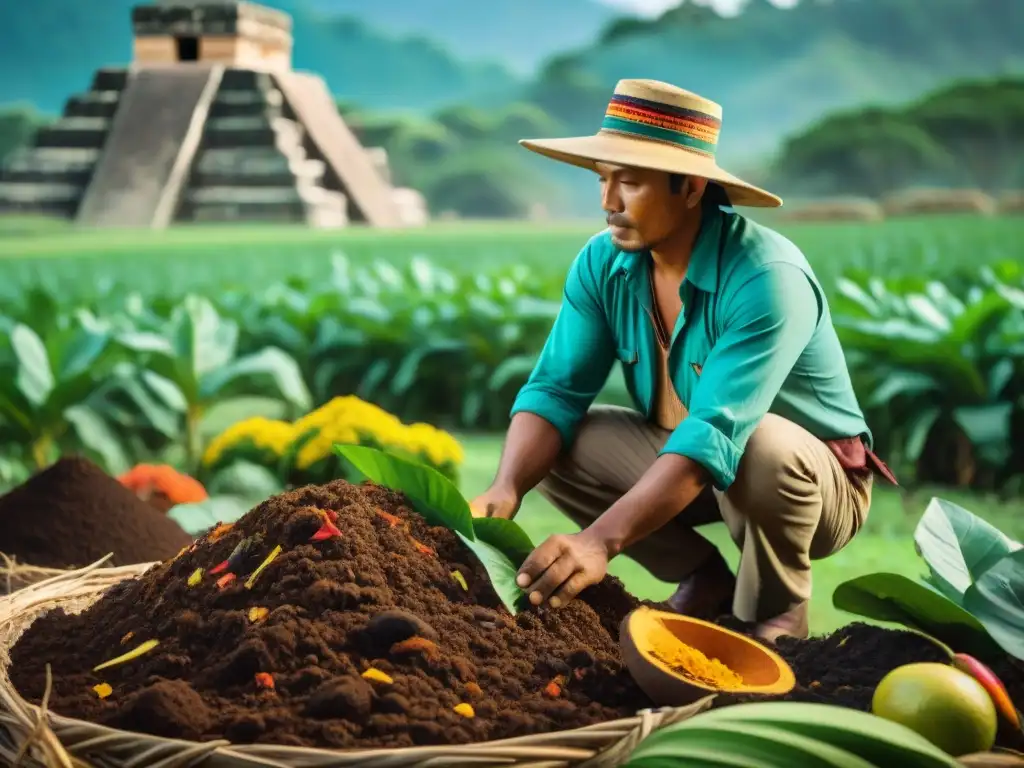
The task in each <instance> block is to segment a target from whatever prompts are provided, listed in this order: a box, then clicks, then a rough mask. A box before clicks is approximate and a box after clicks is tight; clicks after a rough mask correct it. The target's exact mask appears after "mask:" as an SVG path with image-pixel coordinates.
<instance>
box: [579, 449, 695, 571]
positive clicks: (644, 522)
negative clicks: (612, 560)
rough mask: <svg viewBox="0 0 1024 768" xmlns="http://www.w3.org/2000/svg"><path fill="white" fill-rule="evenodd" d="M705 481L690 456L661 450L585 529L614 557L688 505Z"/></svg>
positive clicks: (651, 532) (648, 534)
mask: <svg viewBox="0 0 1024 768" xmlns="http://www.w3.org/2000/svg"><path fill="white" fill-rule="evenodd" d="M707 482H708V476H707V471H706V470H705V469H704V468H703V467H702V466H700V465H699V464H697V463H696V462H695V461H693V460H692V459H688V458H686V457H685V456H679V455H677V454H671V453H668V454H664V455H662V456H660V457H658V459H657V461H655V462H654V464H653V465H652V466H651V468H650V469H649V470H647V472H645V473H644V475H643V477H641V478H640V480H639V481H638V482H637V483H636V485H634V486H633V488H632V489H630V491H629V492H628V493H626V494H625V495H623V496H622V498H620V499H619V500H618V501H617V502H615V503H614V504H613V505H612V506H610V507H609V508H608V509H607V511H605V513H604V514H602V515H601V516H600V517H599V518H598V519H597V520H596V521H595V522H593V523H592V524H591V525H590V527H589V528H587V531H588V532H589V533H590V534H591V535H593V536H596V537H597V538H599V539H600V540H601V541H603V542H604V543H605V545H606V547H607V549H608V554H609V556H610V557H614V556H615V555H617V554H619V553H620V552H621V551H622V550H623V549H625V548H626V547H628V546H630V545H632V544H635V543H636V542H638V541H640V540H641V539H645V538H647V537H648V536H650V535H651V534H653V533H654V532H655V531H657V530H658V529H659V528H661V527H662V526H664V525H665V524H666V523H668V522H669V521H670V520H671V519H672V518H674V517H675V516H676V515H678V514H679V513H680V512H681V511H682V510H684V509H685V508H686V507H688V506H689V505H690V503H691V502H692V501H693V500H694V499H696V498H697V496H698V495H699V494H700V492H701V491H702V490H703V489H704V486H705V485H707Z"/></svg>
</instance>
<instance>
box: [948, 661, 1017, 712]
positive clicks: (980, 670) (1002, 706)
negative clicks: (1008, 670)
mask: <svg viewBox="0 0 1024 768" xmlns="http://www.w3.org/2000/svg"><path fill="white" fill-rule="evenodd" d="M953 666H954V667H956V668H957V669H959V670H960V671H961V672H966V673H967V674H968V675H970V676H971V677H973V678H974V679H975V680H977V681H978V682H979V683H981V685H982V687H983V688H984V689H985V690H986V691H987V692H988V695H989V696H991V697H992V703H993V704H995V707H996V712H998V713H999V714H1000V715H1002V716H1003V717H1004V718H1006V721H1007V722H1008V723H1009V724H1010V725H1012V726H1013V727H1014V729H1015V730H1018V731H1019V730H1020V729H1021V724H1020V713H1019V712H1017V708H1016V707H1015V706H1014V705H1013V701H1012V700H1011V699H1010V694H1009V693H1007V691H1006V686H1004V685H1003V683H1002V681H1001V680H1000V679H999V678H998V677H996V673H995V672H993V671H992V670H991V669H989V668H988V667H987V666H985V665H984V664H982V663H981V662H980V661H978V660H977V659H976V658H974V657H973V656H968V655H967V654H966V653H957V654H954V656H953Z"/></svg>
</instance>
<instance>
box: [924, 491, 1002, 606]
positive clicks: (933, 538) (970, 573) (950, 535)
mask: <svg viewBox="0 0 1024 768" xmlns="http://www.w3.org/2000/svg"><path fill="white" fill-rule="evenodd" d="M914 542H915V543H916V544H917V550H918V552H920V553H921V557H923V558H924V561H925V563H926V564H927V565H928V569H929V570H930V571H931V575H932V581H933V583H934V584H935V586H936V587H938V588H939V589H940V590H941V591H942V593H943V594H944V595H946V597H948V598H949V599H950V600H954V601H956V602H957V603H960V604H961V605H962V604H963V597H964V592H966V591H967V589H968V587H970V586H971V584H972V583H973V582H974V581H976V580H977V579H978V577H979V576H981V574H983V573H984V572H985V571H987V570H988V569H989V568H991V567H992V566H993V565H995V564H996V563H997V562H999V561H1000V560H1001V559H1002V558H1003V557H1004V556H1005V555H1007V554H1009V553H1010V552H1013V551H1015V550H1017V549H1020V546H1021V545H1020V544H1018V543H1017V542H1015V541H1013V540H1012V539H1010V538H1009V537H1008V536H1006V535H1005V534H1004V533H1003V532H1002V531H1000V530H999V529H998V528H996V527H995V526H993V525H992V524H990V523H987V522H985V521H984V520H982V519H981V518H980V517H978V516H977V515H975V514H972V513H971V512H969V511H968V510H966V509H964V508H963V507H961V506H958V505H956V504H954V503H952V502H950V501H946V500H945V499H938V498H935V499H932V500H931V502H929V504H928V507H927V508H926V509H925V511H924V514H923V515H922V516H921V520H920V521H919V522H918V524H917V528H916V529H915V530H914Z"/></svg>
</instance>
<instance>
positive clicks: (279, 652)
mask: <svg viewBox="0 0 1024 768" xmlns="http://www.w3.org/2000/svg"><path fill="white" fill-rule="evenodd" d="M154 514H155V513H154ZM240 545H241V546H240ZM278 548H279V549H278ZM232 553H234V556H232ZM268 560H269V562H268ZM225 561H228V563H227V564H225ZM218 566H219V567H218ZM636 605H637V602H636V601H635V600H633V599H632V598H631V597H629V595H628V594H627V593H626V592H625V590H624V589H623V588H622V586H621V584H620V583H618V582H617V581H616V580H614V579H611V578H609V579H606V580H605V581H604V582H603V583H602V584H599V585H597V586H595V587H592V588H591V589H590V590H588V591H586V592H585V593H584V594H583V595H582V598H581V599H580V600H576V601H574V602H573V603H572V604H570V605H569V606H567V607H564V608H562V609H559V610H550V609H530V610H525V611H522V612H520V613H519V614H518V615H517V616H514V617H513V616H512V615H511V614H510V613H508V612H507V611H506V610H505V609H504V607H502V605H501V603H500V602H499V600H498V597H497V595H496V594H495V592H494V590H493V588H492V587H491V584H490V581H489V579H488V577H487V574H486V572H485V571H484V569H483V567H482V566H481V565H480V564H479V563H478V562H477V560H476V559H475V557H474V556H473V555H472V554H471V553H470V551H469V550H468V549H466V548H465V547H464V546H463V545H462V543H461V542H460V541H459V540H458V538H457V537H456V536H455V534H453V533H452V532H451V531H449V530H447V529H445V528H438V527H431V526H428V525H427V524H426V523H425V521H424V520H423V519H422V518H421V517H420V516H419V515H417V514H415V513H413V512H411V511H410V510H408V509H407V508H406V507H404V506H403V504H402V497H400V496H398V495H397V494H394V493H392V492H391V491H388V490H386V489H384V488H381V487H378V486H374V485H371V484H367V485H361V486H354V485H351V484H349V483H346V482H344V481H336V482H333V483H330V484H328V485H324V486H307V487H304V488H301V489H298V490H295V491H291V492H288V493H285V494H282V495H280V496H275V497H272V498H271V499H268V500H267V501H265V502H264V503H262V504H261V505H259V506H258V507H256V508H255V509H253V510H252V511H250V512H249V513H248V514H247V515H245V516H244V517H243V518H242V519H241V520H239V521H238V522H237V523H235V524H234V525H233V526H229V525H221V526H218V527H217V528H215V529H214V530H213V531H211V532H210V533H208V534H206V535H205V536H204V537H203V538H201V539H199V540H198V541H197V542H196V543H195V544H194V545H193V546H192V547H191V548H188V549H186V550H185V551H183V552H182V553H181V554H180V555H179V556H178V557H176V558H174V559H173V560H171V561H168V562H166V563H161V564H160V565H156V566H154V567H153V568H151V569H149V570H148V571H147V572H146V573H145V574H143V576H142V577H141V578H139V579H133V580H128V581H125V582H122V583H121V584H119V585H117V586H115V587H114V588H113V589H111V590H110V591H108V592H107V593H106V594H105V595H104V596H103V597H102V598H101V599H100V600H99V601H98V602H97V603H95V604H94V605H93V606H91V607H90V608H89V609H87V610H86V611H84V612H83V613H81V614H78V615H67V614H65V613H64V611H63V610H61V609H56V610H53V611H51V612H49V613H47V614H46V615H45V616H43V617H41V618H40V619H38V620H37V621H36V622H35V623H34V624H33V625H32V626H31V627H29V629H28V630H27V631H26V632H25V634H24V635H23V636H22V638H21V639H20V640H19V642H18V643H17V645H16V646H15V647H14V649H13V651H12V666H11V678H12V682H13V683H14V685H15V687H16V688H17V689H18V690H19V692H20V693H21V694H22V695H23V696H25V697H26V698H31V699H32V700H34V701H36V702H38V701H39V700H40V698H41V695H42V693H43V686H44V680H45V667H46V665H47V664H50V665H52V670H53V678H52V679H53V689H52V693H51V696H50V699H49V706H50V708H51V709H52V710H54V711H56V712H57V713H59V714H62V715H66V716H71V717H76V718H81V719H85V720H89V721H92V722H97V723H101V724H104V725H108V726H112V727H116V728H122V729H125V730H131V731H137V732H144V733H150V734H154V735H159V736H166V737H173V738H183V739H190V740H209V739H218V738H225V739H228V740H230V741H232V742H234V743H255V742H258V743H276V744H285V745H296V746H322V747H332V748H345V747H401V746H410V745H428V744H444V743H466V742H476V741H483V740H488V739H496V738H504V737H512V736H521V735H525V734H531V733H538V732H545V731H554V730H562V729H568V728H575V727H579V726H584V725H589V724H593V723H597V722H604V721H608V720H613V719H616V718H620V717H627V716H632V715H633V714H635V712H636V711H637V710H638V709H640V708H643V707H645V706H650V705H651V703H650V701H649V700H648V699H647V698H646V697H645V696H644V695H643V694H642V692H641V691H640V690H639V688H638V687H637V686H636V684H635V683H634V682H633V680H632V678H631V677H630V676H629V674H628V672H627V671H626V670H625V669H624V667H623V665H622V663H621V661H620V657H619V651H618V645H617V642H616V638H617V636H618V634H617V633H618V626H619V624H620V622H621V620H622V619H623V618H624V617H625V615H626V613H628V612H629V611H630V610H631V609H632V608H634V607H636ZM152 641H157V642H158V644H157V645H156V646H155V647H151V646H152ZM140 646H141V647H142V648H143V649H147V648H150V649H149V650H148V651H146V652H144V653H143V654H142V655H139V656H137V657H136V658H133V659H131V660H129V661H124V662H122V663H118V664H115V665H113V666H110V667H107V668H104V669H102V670H100V671H98V672H94V671H93V668H94V667H95V666H97V665H99V664H101V663H103V662H106V661H108V660H112V659H115V658H116V657H119V656H121V655H122V654H125V653H126V652H130V651H132V650H133V649H136V648H139V647H140Z"/></svg>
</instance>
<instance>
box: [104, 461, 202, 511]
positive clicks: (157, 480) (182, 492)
mask: <svg viewBox="0 0 1024 768" xmlns="http://www.w3.org/2000/svg"><path fill="white" fill-rule="evenodd" d="M117 479H118V480H119V481H120V482H121V484H122V485H123V486H125V487H126V488H130V489H131V490H133V491H134V492H135V493H136V494H137V495H138V496H139V498H141V499H143V500H147V499H149V497H151V496H152V495H153V494H154V493H160V494H163V495H164V496H165V497H167V498H168V499H169V500H170V501H171V502H172V503H174V504H191V503H194V502H198V501H204V500H205V499H207V498H208V494H207V493H206V489H205V488H204V487H203V485H202V483H200V482H199V481H198V480H196V479H195V478H193V477H190V476H189V475H185V474H182V473H181V472H178V470H176V469H175V468H174V467H172V466H170V465H168V464H136V465H135V466H134V467H132V468H131V469H129V470H128V471H127V472H125V473H124V474H123V475H121V476H120V477H118V478H117Z"/></svg>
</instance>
